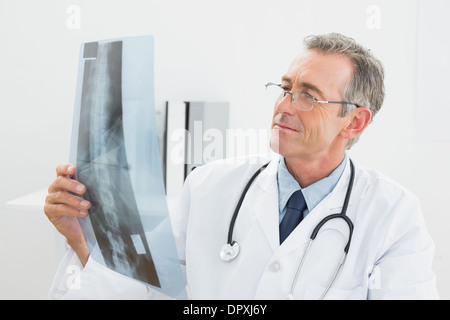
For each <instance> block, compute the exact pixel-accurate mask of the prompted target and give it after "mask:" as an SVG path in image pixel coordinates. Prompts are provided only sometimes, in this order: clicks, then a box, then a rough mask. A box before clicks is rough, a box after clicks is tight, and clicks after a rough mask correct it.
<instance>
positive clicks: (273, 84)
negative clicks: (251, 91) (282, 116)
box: [265, 82, 361, 111]
mask: <svg viewBox="0 0 450 320" xmlns="http://www.w3.org/2000/svg"><path fill="white" fill-rule="evenodd" d="M269 86H277V87H280V89H281V90H282V91H283V92H284V94H283V98H284V97H286V94H289V95H291V101H292V106H293V107H294V108H295V109H297V110H302V111H311V110H312V109H313V108H314V104H315V103H327V104H328V103H334V104H347V105H353V106H355V107H357V108H361V106H359V105H357V104H356V103H353V102H348V101H322V100H317V99H316V98H315V97H314V96H312V95H310V94H309V93H305V92H289V91H286V90H284V89H283V88H282V87H281V84H278V83H273V82H268V83H266V85H265V87H266V90H267V87H269ZM294 94H303V95H306V96H308V97H311V98H312V100H313V103H312V105H311V108H309V109H303V108H297V107H295V105H294V103H295V99H294ZM280 102H281V101H280Z"/></svg>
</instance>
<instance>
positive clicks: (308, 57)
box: [282, 50, 353, 92]
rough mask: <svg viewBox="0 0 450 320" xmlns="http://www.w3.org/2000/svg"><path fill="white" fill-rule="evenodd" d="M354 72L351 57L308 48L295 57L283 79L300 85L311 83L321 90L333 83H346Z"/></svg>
mask: <svg viewBox="0 0 450 320" xmlns="http://www.w3.org/2000/svg"><path fill="white" fill-rule="evenodd" d="M352 72H353V66H352V63H351V61H350V59H349V58H347V57H345V56H343V55H331V54H323V53H320V52H318V51H316V50H306V51H303V52H301V53H300V54H299V55H297V56H296V57H295V59H294V60H293V61H292V63H291V65H290V66H289V69H288V70H287V72H286V74H285V75H283V77H282V80H283V82H285V83H286V82H287V83H289V84H291V85H294V86H299V87H302V85H303V87H304V84H310V85H313V86H315V87H316V88H317V89H318V90H316V91H318V92H320V90H321V89H324V87H325V89H326V87H329V86H330V85H332V84H333V83H334V84H336V83H339V84H342V85H344V84H345V83H347V82H348V81H349V80H350V78H351V76H352ZM330 89H331V88H330ZM325 91H327V90H325Z"/></svg>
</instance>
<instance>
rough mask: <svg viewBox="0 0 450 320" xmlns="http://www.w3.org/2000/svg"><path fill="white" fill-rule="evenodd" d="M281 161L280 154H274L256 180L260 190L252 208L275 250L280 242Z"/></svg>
mask: <svg viewBox="0 0 450 320" xmlns="http://www.w3.org/2000/svg"><path fill="white" fill-rule="evenodd" d="M279 161H280V155H278V154H277V155H274V157H273V158H272V160H271V162H270V164H269V165H268V166H267V168H266V170H264V171H263V172H262V173H261V174H260V176H259V177H258V179H257V180H256V181H255V186H256V187H257V188H258V189H259V190H258V191H259V192H258V193H256V197H255V199H254V202H253V203H254V205H253V208H252V210H253V215H254V216H255V217H256V220H257V221H258V223H259V225H260V227H261V229H262V231H263V233H264V236H265V238H266V239H267V241H268V243H269V245H270V247H271V248H272V251H273V252H275V251H276V250H277V248H278V246H279V244H280V241H279V233H278V232H279V231H278V224H279V211H278V183H277V170H278V163H279Z"/></svg>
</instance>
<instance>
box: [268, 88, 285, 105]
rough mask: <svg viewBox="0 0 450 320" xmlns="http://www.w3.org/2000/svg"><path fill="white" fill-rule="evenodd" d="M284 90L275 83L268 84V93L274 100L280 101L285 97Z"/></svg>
mask: <svg viewBox="0 0 450 320" xmlns="http://www.w3.org/2000/svg"><path fill="white" fill-rule="evenodd" d="M283 93H284V90H283V89H281V87H280V86H277V85H275V84H269V85H266V95H267V97H268V98H269V99H271V100H272V101H276V102H277V101H280V100H281V98H282V97H283Z"/></svg>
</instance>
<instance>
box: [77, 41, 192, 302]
mask: <svg viewBox="0 0 450 320" xmlns="http://www.w3.org/2000/svg"><path fill="white" fill-rule="evenodd" d="M153 50H154V45H153V38H152V37H150V36H147V37H134V38H125V39H116V40H106V41H99V42H91V43H85V44H83V45H82V47H81V52H80V69H79V76H78V86H77V97H76V101H75V113H74V128H73V134H72V145H71V161H72V162H74V163H76V166H77V175H76V177H75V178H76V179H78V180H79V181H80V182H82V183H83V184H84V185H86V187H87V192H86V194H85V195H84V198H85V199H86V200H89V201H90V202H91V204H92V206H91V209H90V210H89V216H88V217H87V218H83V219H80V224H81V226H82V229H83V233H84V235H85V238H86V241H87V243H88V247H89V249H90V251H91V256H92V258H93V259H95V260H96V261H98V262H100V263H103V264H104V265H105V266H107V267H108V268H110V269H112V270H114V271H116V272H118V273H121V274H123V275H126V276H128V277H130V278H133V279H136V280H138V281H141V282H143V283H146V284H148V285H151V286H153V287H155V288H157V289H158V290H160V291H162V292H164V293H166V294H168V295H170V296H173V297H176V298H184V297H185V293H184V288H185V284H184V280H183V276H182V274H181V269H180V266H179V261H178V257H177V251H176V248H175V242H174V240H173V236H172V230H171V226H170V220H169V216H168V210H167V203H166V197H165V190H164V181H163V175H162V166H161V160H160V159H161V158H160V155H159V147H158V141H157V133H156V123H155V111H154V83H153V72H154V71H153V54H154V53H153Z"/></svg>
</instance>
